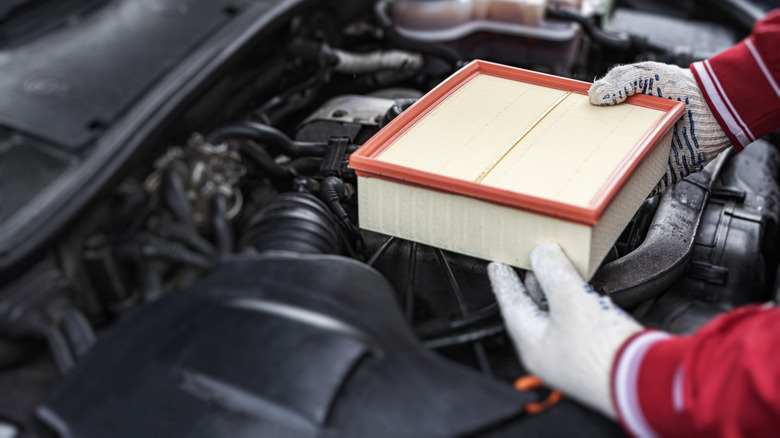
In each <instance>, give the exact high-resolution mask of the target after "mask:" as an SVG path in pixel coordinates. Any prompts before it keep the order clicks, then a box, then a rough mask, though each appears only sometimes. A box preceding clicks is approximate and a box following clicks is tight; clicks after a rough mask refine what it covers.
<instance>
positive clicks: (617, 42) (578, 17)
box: [547, 6, 634, 50]
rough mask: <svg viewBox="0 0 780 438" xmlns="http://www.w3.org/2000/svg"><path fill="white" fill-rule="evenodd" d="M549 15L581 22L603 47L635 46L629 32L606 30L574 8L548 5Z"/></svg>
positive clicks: (624, 48) (622, 47) (593, 38)
mask: <svg viewBox="0 0 780 438" xmlns="http://www.w3.org/2000/svg"><path fill="white" fill-rule="evenodd" d="M547 17H548V18H555V19H557V20H564V21H574V22H575V23H579V25H580V26H582V28H583V30H585V33H587V34H588V36H590V37H591V39H592V40H593V41H594V42H595V43H596V44H599V45H601V46H603V47H606V48H609V49H614V50H628V49H630V48H632V47H633V46H634V39H633V38H632V37H631V36H630V35H629V34H626V33H613V32H605V31H603V30H601V29H600V28H598V27H597V26H596V25H595V24H594V23H593V22H592V21H590V20H589V19H588V17H585V16H584V15H582V14H580V13H578V12H576V11H574V10H572V9H568V8H561V7H559V6H548V7H547Z"/></svg>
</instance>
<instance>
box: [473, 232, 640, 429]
mask: <svg viewBox="0 0 780 438" xmlns="http://www.w3.org/2000/svg"><path fill="white" fill-rule="evenodd" d="M531 268H532V269H533V273H534V274H535V275H536V280H538V282H539V283H538V284H539V286H541V289H542V291H543V294H544V297H545V298H546V299H547V304H548V307H549V310H543V309H542V308H540V307H539V306H538V305H537V304H536V302H535V301H534V299H532V298H531V295H530V294H529V291H528V290H526V288H525V287H524V286H523V283H522V282H521V281H520V279H519V278H517V275H516V274H515V272H514V270H512V268H510V267H509V266H506V265H503V264H500V263H495V262H493V263H491V264H490V265H488V275H489V276H490V284H491V286H492V287H493V293H494V294H495V295H496V300H498V304H499V306H500V307H501V315H503V317H504V323H505V324H506V330H507V332H508V333H509V335H510V336H511V337H512V340H513V341H514V344H515V347H516V348H517V351H518V352H519V353H520V357H521V359H522V361H523V364H524V365H525V367H526V368H527V369H528V370H529V371H531V372H532V373H534V374H536V375H537V376H539V378H541V379H542V381H544V382H545V383H546V384H548V385H550V386H551V387H553V388H557V389H560V390H561V391H563V392H564V393H565V394H566V395H568V396H570V397H572V398H574V399H576V400H579V401H580V402H581V403H584V404H586V405H588V406H590V407H592V408H594V409H597V410H598V411H600V412H601V413H603V414H604V415H607V416H608V417H610V418H616V413H615V408H614V406H613V404H612V397H611V395H610V372H611V371H612V363H613V362H614V361H615V356H616V355H617V352H618V350H619V349H620V346H621V345H623V343H624V342H625V341H626V340H627V339H628V338H629V337H631V335H633V334H635V333H637V332H639V331H641V330H642V326H641V325H639V323H637V322H636V321H635V320H634V319H633V318H631V316H629V315H628V314H626V313H625V312H624V311H623V310H621V309H620V308H619V307H617V306H616V305H615V304H614V303H612V300H610V299H609V297H606V296H602V295H599V294H598V293H596V292H595V291H594V290H593V289H592V288H591V287H590V286H589V285H588V284H587V283H586V282H585V280H583V279H582V277H581V276H580V274H579V273H578V272H577V269H576V268H575V267H574V265H572V264H571V262H570V261H569V259H568V258H567V257H566V255H565V254H564V253H563V251H562V250H561V248H560V247H559V246H558V245H556V244H554V243H545V244H542V245H539V246H538V247H536V248H535V249H534V250H533V251H532V252H531ZM529 275H530V273H529ZM526 281H528V277H526ZM529 286H530V285H529Z"/></svg>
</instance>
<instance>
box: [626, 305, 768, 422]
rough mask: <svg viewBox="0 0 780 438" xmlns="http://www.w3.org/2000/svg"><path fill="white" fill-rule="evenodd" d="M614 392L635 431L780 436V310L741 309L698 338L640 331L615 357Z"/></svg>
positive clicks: (730, 313)
mask: <svg viewBox="0 0 780 438" xmlns="http://www.w3.org/2000/svg"><path fill="white" fill-rule="evenodd" d="M612 395H613V401H614V404H615V409H616V411H617V413H618V418H619V420H620V422H621V425H622V426H623V427H624V429H626V431H628V432H629V433H630V434H632V435H634V436H642V437H645V436H681V437H682V436H684V437H696V436H702V437H743V436H775V435H777V434H778V431H780V308H777V307H766V306H747V307H744V308H740V309H737V310H734V311H732V312H729V313H727V314H725V315H722V316H720V317H718V318H716V319H714V320H713V321H711V322H710V323H709V324H707V325H705V326H704V327H702V328H701V329H700V330H699V331H698V332H697V333H696V334H695V335H693V336H671V335H668V334H666V333H663V332H658V331H652V330H648V331H644V332H641V333H639V334H638V335H635V336H633V337H632V338H630V339H629V340H628V341H626V342H625V343H624V345H623V347H621V349H620V351H619V352H618V355H617V357H616V358H615V364H614V366H613V370H612Z"/></svg>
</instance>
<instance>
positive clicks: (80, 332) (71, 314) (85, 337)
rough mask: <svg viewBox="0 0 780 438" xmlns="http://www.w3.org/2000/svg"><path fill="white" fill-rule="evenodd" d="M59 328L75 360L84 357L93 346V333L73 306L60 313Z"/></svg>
mask: <svg viewBox="0 0 780 438" xmlns="http://www.w3.org/2000/svg"><path fill="white" fill-rule="evenodd" d="M60 327H61V328H62V333H63V334H64V335H65V338H66V339H67V340H68V344H69V345H70V348H71V351H73V353H74V356H75V357H76V358H77V359H80V358H82V357H84V356H85V355H86V354H87V352H88V351H89V350H90V349H91V348H92V346H93V345H94V344H95V331H94V330H92V326H90V325H89V322H87V318H85V317H84V315H83V314H82V313H81V311H79V310H78V309H77V308H75V307H73V306H68V307H67V308H66V309H65V310H64V311H63V312H62V315H61V317H60Z"/></svg>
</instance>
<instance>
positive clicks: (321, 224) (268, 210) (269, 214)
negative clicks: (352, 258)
mask: <svg viewBox="0 0 780 438" xmlns="http://www.w3.org/2000/svg"><path fill="white" fill-rule="evenodd" d="M246 229H247V230H248V231H247V232H246V234H245V235H244V236H242V237H241V246H242V247H244V248H247V247H253V248H254V249H256V250H257V251H260V252H264V251H292V252H298V253H302V254H338V252H339V234H338V229H337V228H336V224H335V223H334V222H333V218H332V217H331V213H330V211H329V210H328V207H326V206H325V205H324V204H323V203H322V201H320V200H319V199H317V198H315V197H314V196H312V195H310V194H307V193H283V194H281V195H278V196H277V197H276V198H274V199H273V200H271V201H270V202H269V203H268V204H266V205H265V207H263V208H262V209H261V210H260V211H258V212H257V213H256V214H255V215H254V216H253V217H252V218H251V219H250V220H249V223H248V224H247V226H246Z"/></svg>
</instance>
